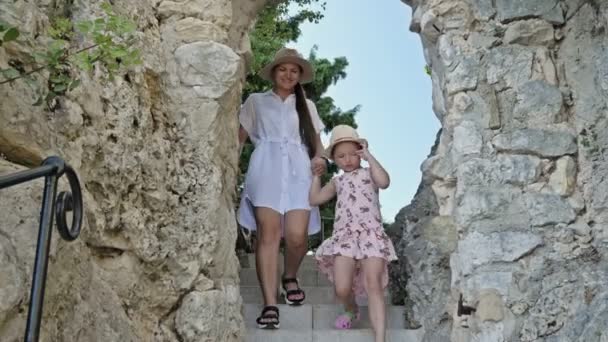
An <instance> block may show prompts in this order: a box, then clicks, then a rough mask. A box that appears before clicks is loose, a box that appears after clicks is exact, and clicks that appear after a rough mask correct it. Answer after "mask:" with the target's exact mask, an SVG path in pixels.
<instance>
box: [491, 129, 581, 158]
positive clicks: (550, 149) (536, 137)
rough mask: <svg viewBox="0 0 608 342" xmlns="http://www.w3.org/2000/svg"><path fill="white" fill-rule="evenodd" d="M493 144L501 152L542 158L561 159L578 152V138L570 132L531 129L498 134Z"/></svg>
mask: <svg viewBox="0 0 608 342" xmlns="http://www.w3.org/2000/svg"><path fill="white" fill-rule="evenodd" d="M492 144H493V145H494V147H496V149H497V150H499V151H505V152H511V153H529V154H535V155H539V156H542V157H560V156H563V155H566V154H573V153H575V152H576V150H577V146H576V138H575V137H574V136H573V135H571V134H570V133H568V132H560V131H552V130H545V129H531V128H528V129H521V130H516V131H513V132H510V133H501V134H498V135H497V136H496V137H494V139H493V140H492Z"/></svg>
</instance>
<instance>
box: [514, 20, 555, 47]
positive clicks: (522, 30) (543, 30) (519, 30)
mask: <svg viewBox="0 0 608 342" xmlns="http://www.w3.org/2000/svg"><path fill="white" fill-rule="evenodd" d="M554 35H555V34H554V32H553V25H551V24H550V23H549V22H547V21H545V20H539V19H530V20H521V21H516V22H513V23H511V24H509V27H507V31H506V32H505V38H504V39H505V42H507V43H509V44H521V45H549V44H551V43H552V42H553V41H554V39H555V38H554Z"/></svg>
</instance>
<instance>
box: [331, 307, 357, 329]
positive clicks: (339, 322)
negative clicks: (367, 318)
mask: <svg viewBox="0 0 608 342" xmlns="http://www.w3.org/2000/svg"><path fill="white" fill-rule="evenodd" d="M360 318H361V314H360V313H359V309H358V308H357V309H355V311H354V312H352V311H345V312H344V313H343V314H341V315H339V316H338V317H337V318H336V321H335V322H334V326H335V327H336V329H342V330H344V329H351V328H352V327H353V323H355V322H357V321H358V320H359V319H360Z"/></svg>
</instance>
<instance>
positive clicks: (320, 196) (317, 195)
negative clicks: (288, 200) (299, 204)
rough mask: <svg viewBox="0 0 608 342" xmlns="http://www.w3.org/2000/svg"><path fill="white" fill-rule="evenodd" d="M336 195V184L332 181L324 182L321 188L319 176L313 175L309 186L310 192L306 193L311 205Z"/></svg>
mask: <svg viewBox="0 0 608 342" xmlns="http://www.w3.org/2000/svg"><path fill="white" fill-rule="evenodd" d="M335 195H336V186H335V185H334V182H333V181H330V182H329V183H327V184H325V186H324V187H323V188H321V177H320V176H316V175H315V176H313V178H312V184H311V186H310V192H309V195H308V201H309V202H310V205H311V206H313V207H314V206H318V205H321V204H323V203H326V202H327V201H329V200H330V199H332V198H333V197H334V196H335Z"/></svg>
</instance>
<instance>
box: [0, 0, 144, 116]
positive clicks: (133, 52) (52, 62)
mask: <svg viewBox="0 0 608 342" xmlns="http://www.w3.org/2000/svg"><path fill="white" fill-rule="evenodd" d="M101 8H102V10H103V12H104V16H103V17H100V18H96V19H94V20H85V21H80V22H77V23H75V24H73V23H72V21H71V20H70V19H69V18H64V17H56V18H55V19H54V20H53V23H52V25H51V27H50V28H49V29H48V32H47V34H48V37H49V42H48V44H47V46H46V48H44V49H41V50H38V51H35V52H33V53H32V54H31V55H30V56H27V57H26V58H25V59H24V60H23V61H21V60H13V61H12V64H13V65H11V67H9V68H7V69H3V70H0V75H2V77H3V79H0V85H1V84H5V83H10V82H14V81H17V80H20V79H21V80H23V81H25V82H26V84H28V85H29V86H30V87H31V88H32V89H33V90H34V92H35V93H36V94H37V98H36V101H35V102H34V103H33V105H35V106H37V105H42V104H44V103H46V104H47V106H49V108H50V103H51V102H52V101H53V100H54V99H55V98H56V97H57V96H62V95H65V94H66V93H68V92H70V91H71V90H73V89H75V88H76V87H78V86H79V85H80V79H79V78H78V77H77V75H78V74H79V71H91V70H93V69H94V68H95V66H99V67H102V68H104V69H105V71H106V72H107V75H108V78H109V79H110V80H111V79H113V77H114V75H115V74H116V73H118V72H120V71H122V70H124V69H127V68H129V67H132V66H133V65H137V64H140V63H141V59H140V53H139V50H138V49H136V48H135V47H134V46H135V43H136V36H135V31H136V28H137V26H136V25H135V23H133V22H132V21H131V20H129V19H127V18H124V17H122V16H120V15H118V14H116V13H115V12H114V9H113V8H112V5H110V4H109V3H103V4H102V5H101ZM2 33H3V35H2ZM0 35H1V36H2V37H3V38H2V40H1V41H0V46H2V44H4V43H7V42H9V41H15V40H17V38H18V37H19V31H18V29H17V28H15V27H10V28H9V27H8V26H7V25H2V23H0ZM77 37H78V38H79V39H80V40H83V41H85V42H87V44H88V45H86V46H85V47H84V48H78V47H77V46H75V44H73V41H74V40H75V38H77ZM25 65H34V66H33V67H32V68H31V69H30V70H28V71H26V70H25V67H24V66H25ZM42 71H46V73H47V74H48V75H47V77H46V80H45V81H46V82H45V81H44V80H43V81H41V80H39V78H37V77H36V75H35V74H37V75H38V76H40V73H41V72H42Z"/></svg>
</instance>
